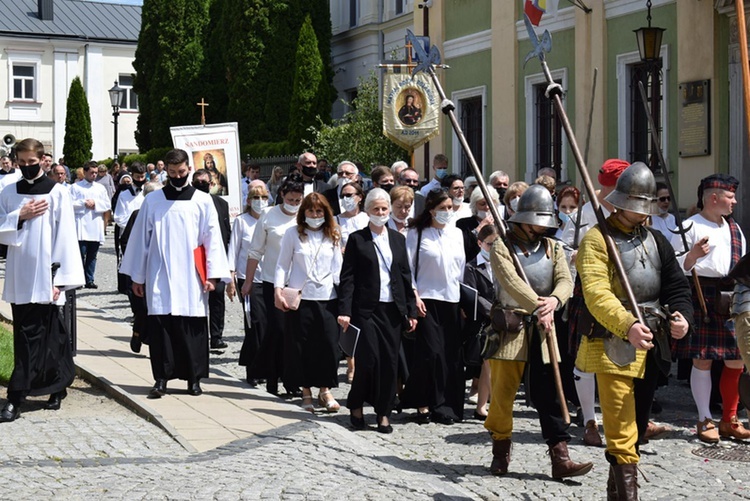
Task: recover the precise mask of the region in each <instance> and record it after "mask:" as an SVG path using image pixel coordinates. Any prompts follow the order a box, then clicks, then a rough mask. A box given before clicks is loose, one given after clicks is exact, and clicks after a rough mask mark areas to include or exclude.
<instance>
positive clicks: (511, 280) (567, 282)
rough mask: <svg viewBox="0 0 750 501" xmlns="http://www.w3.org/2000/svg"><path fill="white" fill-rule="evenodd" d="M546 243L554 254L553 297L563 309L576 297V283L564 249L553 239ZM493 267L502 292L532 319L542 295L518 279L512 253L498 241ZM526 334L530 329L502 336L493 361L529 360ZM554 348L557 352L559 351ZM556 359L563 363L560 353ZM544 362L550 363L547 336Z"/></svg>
mask: <svg viewBox="0 0 750 501" xmlns="http://www.w3.org/2000/svg"><path fill="white" fill-rule="evenodd" d="M544 240H546V244H547V248H548V249H550V250H551V259H552V260H553V263H554V264H553V266H554V277H553V281H554V284H555V287H554V289H552V293H551V294H550V296H554V297H555V298H557V300H558V301H559V303H560V306H562V305H564V304H565V302H566V301H567V300H568V298H569V297H570V296H571V295H572V294H573V280H572V279H571V277H570V270H569V269H568V262H567V260H566V258H565V252H564V251H563V248H562V245H560V243H559V242H557V241H555V240H552V239H548V238H544ZM490 263H491V265H492V273H493V276H494V277H495V279H496V280H497V281H498V283H499V284H500V286H501V287H502V288H503V290H505V291H507V292H508V294H509V295H510V296H511V297H512V298H513V299H514V300H515V301H516V303H518V305H520V306H521V308H522V310H521V311H522V312H523V314H524V315H530V314H531V313H533V312H534V310H536V307H537V306H536V305H537V298H538V297H539V294H537V293H536V292H534V289H532V288H531V287H529V286H528V285H527V284H526V282H524V281H523V280H521V277H519V276H518V273H517V272H516V268H515V266H514V265H513V259H512V257H511V255H510V251H509V250H508V247H507V246H506V245H505V244H504V243H503V242H502V241H501V240H500V239H499V238H498V239H497V240H495V244H494V245H493V246H492V252H491V254H490ZM526 331H527V329H525V328H524V329H522V330H521V332H519V333H517V334H511V333H508V332H501V333H500V336H501V343H500V348H499V349H498V351H497V352H496V353H495V355H493V356H492V357H491V358H493V359H497V360H516V361H526V360H528V347H529V340H528V333H527V332H526ZM555 348H556V349H557V347H555ZM557 359H558V360H560V354H559V352H558V354H557ZM542 360H543V361H544V363H549V350H548V348H547V337H546V336H544V338H543V339H542Z"/></svg>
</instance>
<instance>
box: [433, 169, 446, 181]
mask: <svg viewBox="0 0 750 501" xmlns="http://www.w3.org/2000/svg"><path fill="white" fill-rule="evenodd" d="M447 175H448V169H435V176H437V178H438V179H443V178H444V177H445V176H447Z"/></svg>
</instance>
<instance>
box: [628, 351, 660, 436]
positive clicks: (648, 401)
mask: <svg viewBox="0 0 750 501" xmlns="http://www.w3.org/2000/svg"><path fill="white" fill-rule="evenodd" d="M657 349H658V348H656V347H654V348H652V349H651V350H649V351H648V352H647V353H646V362H645V363H646V371H645V373H644V375H643V379H638V378H634V379H633V395H634V396H635V424H636V425H637V426H638V440H639V441H640V440H641V439H642V438H643V435H644V434H645V433H646V427H648V420H649V419H650V418H651V405H652V404H653V403H654V394H655V393H656V387H657V383H658V382H659V374H660V371H659V366H658V363H657V361H656V357H657V353H656V350H657ZM636 450H637V446H636Z"/></svg>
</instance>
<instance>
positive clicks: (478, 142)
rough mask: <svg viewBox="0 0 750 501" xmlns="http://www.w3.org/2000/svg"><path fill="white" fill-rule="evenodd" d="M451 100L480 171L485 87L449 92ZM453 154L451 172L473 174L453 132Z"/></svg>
mask: <svg viewBox="0 0 750 501" xmlns="http://www.w3.org/2000/svg"><path fill="white" fill-rule="evenodd" d="M451 100H452V101H453V102H454V103H456V117H457V118H458V121H459V124H460V125H461V130H462V131H463V133H464V137H465V138H466V142H467V143H468V144H469V148H470V149H471V154H472V155H473V156H474V160H476V162H477V166H479V170H480V171H484V163H485V162H484V158H485V135H486V119H487V117H486V113H485V109H486V106H487V87H485V86H481V87H474V88H472V89H464V90H459V91H455V92H453V93H451ZM452 147H453V155H452V157H453V158H452V159H451V165H453V172H454V173H456V174H460V175H461V176H462V177H465V176H469V175H473V173H472V170H471V165H469V157H468V156H467V155H466V153H465V152H464V150H463V148H462V147H461V144H460V143H459V141H458V138H457V136H456V135H455V134H453V143H452Z"/></svg>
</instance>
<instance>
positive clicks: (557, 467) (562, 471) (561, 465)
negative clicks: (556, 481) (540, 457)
mask: <svg viewBox="0 0 750 501" xmlns="http://www.w3.org/2000/svg"><path fill="white" fill-rule="evenodd" d="M549 457H550V460H551V461H552V478H566V477H577V476H579V475H585V474H587V473H588V472H590V471H591V467H592V466H594V464H593V463H574V462H573V461H571V459H570V455H569V454H568V443H567V442H558V443H556V444H555V445H553V446H551V447H550V448H549Z"/></svg>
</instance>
